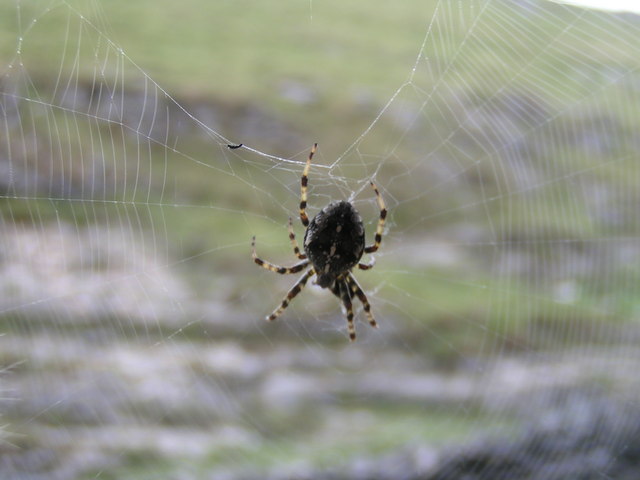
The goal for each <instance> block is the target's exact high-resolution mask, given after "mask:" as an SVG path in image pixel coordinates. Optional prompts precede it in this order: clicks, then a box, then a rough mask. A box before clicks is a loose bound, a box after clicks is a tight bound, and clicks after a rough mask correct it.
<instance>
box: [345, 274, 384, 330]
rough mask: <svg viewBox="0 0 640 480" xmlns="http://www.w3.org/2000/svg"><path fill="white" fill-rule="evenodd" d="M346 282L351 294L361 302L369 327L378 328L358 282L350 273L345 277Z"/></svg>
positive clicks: (367, 300)
mask: <svg viewBox="0 0 640 480" xmlns="http://www.w3.org/2000/svg"><path fill="white" fill-rule="evenodd" d="M346 280H347V284H348V285H349V288H350V289H351V292H352V293H353V294H355V295H356V296H357V297H358V298H359V299H360V302H362V307H363V308H364V313H366V315H367V318H368V319H369V325H371V326H372V327H374V328H378V323H377V322H376V319H375V318H373V313H371V305H370V304H369V299H368V298H367V296H366V295H365V293H364V292H363V291H362V288H361V287H360V285H358V282H357V281H356V279H355V277H354V276H353V275H351V274H350V273H348V274H347V276H346Z"/></svg>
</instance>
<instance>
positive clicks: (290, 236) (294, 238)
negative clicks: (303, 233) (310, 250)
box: [289, 217, 307, 260]
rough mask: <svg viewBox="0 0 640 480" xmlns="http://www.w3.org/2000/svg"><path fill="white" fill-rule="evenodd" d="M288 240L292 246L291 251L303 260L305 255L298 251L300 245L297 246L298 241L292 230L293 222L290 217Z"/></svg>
mask: <svg viewBox="0 0 640 480" xmlns="http://www.w3.org/2000/svg"><path fill="white" fill-rule="evenodd" d="M289 240H291V245H292V246H293V253H294V254H295V256H296V257H298V258H299V259H300V260H304V259H305V258H307V256H306V255H305V254H304V253H301V252H300V247H299V246H298V242H297V241H296V234H295V233H294V232H293V222H292V220H291V217H289Z"/></svg>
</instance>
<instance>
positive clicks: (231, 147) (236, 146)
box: [227, 143, 244, 150]
mask: <svg viewBox="0 0 640 480" xmlns="http://www.w3.org/2000/svg"><path fill="white" fill-rule="evenodd" d="M242 145H244V143H239V144H238V145H227V147H229V148H230V149H231V150H235V149H237V148H240V147H241V146H242Z"/></svg>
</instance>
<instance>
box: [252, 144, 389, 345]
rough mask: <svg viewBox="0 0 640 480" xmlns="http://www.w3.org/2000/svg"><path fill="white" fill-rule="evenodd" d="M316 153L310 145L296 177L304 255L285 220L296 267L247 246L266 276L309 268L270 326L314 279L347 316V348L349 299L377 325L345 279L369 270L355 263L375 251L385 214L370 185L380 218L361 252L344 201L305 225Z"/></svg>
mask: <svg viewBox="0 0 640 480" xmlns="http://www.w3.org/2000/svg"><path fill="white" fill-rule="evenodd" d="M317 148H318V144H317V143H315V144H314V145H313V148H312V149H311V152H310V153H309V156H308V157H307V164H306V165H305V167H304V170H303V172H302V179H301V181H300V185H301V187H300V221H301V222H302V225H303V226H304V227H306V228H307V230H306V232H305V234H304V243H303V246H304V253H303V252H301V251H300V247H299V246H298V242H297V241H296V235H295V233H294V232H293V224H292V221H291V217H289V240H290V241H291V245H292V246H293V253H294V255H295V256H296V257H298V259H299V260H300V262H298V263H297V264H295V265H293V266H292V267H281V266H279V265H275V264H273V263H270V262H268V261H266V260H262V259H261V258H259V257H258V255H257V254H256V237H253V239H252V241H251V248H252V253H251V254H252V257H253V261H254V262H255V263H257V264H258V265H260V266H261V267H263V268H266V269H267V270H271V271H272V272H275V273H279V274H282V275H285V274H289V273H297V272H301V271H302V270H304V269H306V268H307V267H310V268H309V269H308V270H307V271H306V272H305V273H304V274H303V275H302V277H300V278H299V279H298V281H297V282H296V283H295V284H294V285H293V287H292V288H291V290H289V292H288V293H287V295H286V297H285V298H284V300H282V302H281V303H280V306H278V308H276V309H275V310H274V311H273V313H271V315H269V316H268V317H267V320H269V321H273V320H275V319H276V318H278V317H279V316H280V314H281V313H282V312H283V311H284V309H285V308H287V307H288V306H289V303H290V302H291V300H293V299H294V298H295V297H296V295H298V294H299V293H300V292H301V291H302V289H303V288H304V286H305V285H306V284H307V281H308V280H309V278H311V277H312V276H313V275H315V276H316V284H318V285H319V286H321V287H322V288H328V289H329V290H331V292H332V293H333V294H334V295H335V296H336V297H338V298H339V299H340V301H341V302H342V304H343V305H344V307H345V310H346V312H347V327H348V330H349V339H350V340H351V341H352V342H353V341H354V340H355V339H356V329H355V326H354V324H353V304H352V299H353V297H354V296H356V297H358V299H359V300H360V302H361V303H362V306H363V308H364V311H365V313H366V315H367V318H368V319H369V324H370V325H371V326H372V327H377V326H378V324H377V323H376V321H375V318H374V317H373V314H372V313H371V305H370V304H369V300H368V299H367V296H366V295H365V293H364V292H363V291H362V288H361V287H360V285H358V282H357V281H356V279H355V278H354V276H353V275H352V273H351V270H352V269H353V268H355V267H356V266H357V267H358V268H359V269H361V270H369V269H370V268H372V267H373V263H374V262H373V260H372V261H371V262H370V263H360V258H362V255H363V254H364V253H374V252H376V251H377V250H378V248H379V247H380V243H381V242H382V232H383V231H384V222H385V218H386V217H387V209H386V207H385V204H384V201H383V200H382V196H381V195H380V192H379V191H378V188H377V187H376V186H375V184H374V183H373V182H370V183H371V187H372V188H373V191H374V192H375V194H376V201H377V202H378V207H379V208H380V217H379V219H378V226H377V228H376V233H375V237H374V240H373V244H372V245H369V246H365V240H364V224H363V223H362V219H361V218H360V214H359V213H358V211H357V210H356V209H355V207H354V206H353V205H352V204H351V203H349V202H347V201H344V200H340V201H335V202H331V203H330V204H329V205H327V206H326V207H325V208H323V209H322V210H321V211H320V212H319V213H318V214H317V215H316V216H315V217H314V218H313V219H312V220H311V222H309V217H307V211H306V209H307V182H308V174H309V169H310V168H311V159H312V158H313V155H314V153H316V150H317Z"/></svg>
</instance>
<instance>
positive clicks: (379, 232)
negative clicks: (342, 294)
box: [361, 182, 387, 270]
mask: <svg viewBox="0 0 640 480" xmlns="http://www.w3.org/2000/svg"><path fill="white" fill-rule="evenodd" d="M369 183H371V187H372V188H373V191H374V192H376V200H377V201H378V208H380V219H379V220H378V227H377V228H376V236H375V238H374V240H373V245H369V246H368V247H365V249H364V251H365V253H373V252H375V251H376V250H378V248H379V247H380V242H382V232H384V220H385V218H387V207H386V206H385V204H384V200H383V199H382V196H381V195H380V192H379V191H378V187H376V184H375V183H373V182H369ZM361 268H362V267H361ZM369 268H371V267H369ZM365 270H366V269H365Z"/></svg>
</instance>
